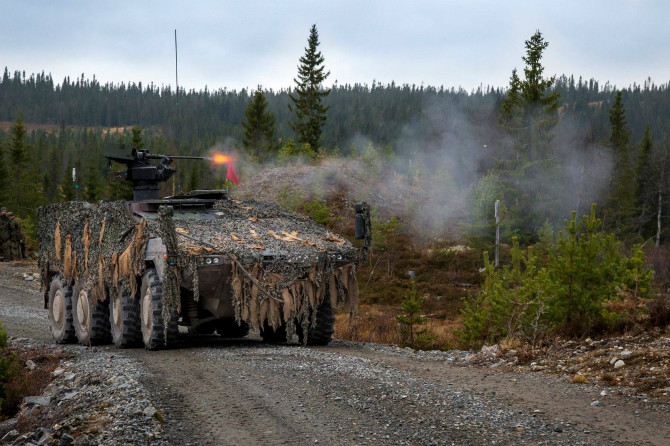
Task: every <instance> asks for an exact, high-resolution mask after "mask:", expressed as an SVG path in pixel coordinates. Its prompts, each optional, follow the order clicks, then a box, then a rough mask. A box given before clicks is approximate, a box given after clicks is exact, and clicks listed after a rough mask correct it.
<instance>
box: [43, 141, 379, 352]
mask: <svg viewBox="0 0 670 446" xmlns="http://www.w3.org/2000/svg"><path fill="white" fill-rule="evenodd" d="M105 156H106V157H107V158H108V159H109V160H110V161H115V162H118V163H122V164H125V165H126V166H127V171H126V172H123V173H121V174H115V176H117V177H119V178H120V179H124V180H128V181H130V182H132V185H133V200H132V201H104V200H103V201H100V202H99V203H87V202H81V201H73V202H65V203H54V204H50V205H47V206H43V207H41V208H40V209H39V211H38V227H39V242H40V250H39V257H38V259H39V260H38V262H39V267H40V270H41V273H42V274H41V281H42V289H43V292H44V306H45V309H47V310H48V313H49V327H50V330H51V333H52V335H53V337H54V339H55V340H56V342H58V343H68V342H79V343H80V344H84V345H91V344H104V343H108V342H113V343H114V344H115V345H116V346H117V347H120V348H124V347H135V346H141V345H144V347H145V348H147V349H150V350H154V349H158V348H163V347H165V346H170V345H173V344H174V343H175V342H176V341H177V339H178V335H179V334H180V333H181V334H185V333H200V334H213V333H215V332H216V333H218V334H219V335H221V336H225V337H242V336H245V335H246V334H247V333H248V332H249V330H250V329H254V330H259V332H260V334H261V336H262V338H263V340H264V341H266V342H282V341H290V340H291V339H292V338H293V335H294V334H297V335H298V339H299V342H301V343H303V344H304V345H310V344H312V345H314V344H321V345H324V344H327V343H328V342H329V341H330V339H331V337H332V334H333V323H334V320H335V317H334V309H335V308H336V306H338V305H341V306H344V308H345V309H346V310H347V311H349V312H353V310H354V309H355V307H356V304H357V300H358V284H357V282H356V268H357V266H358V263H359V261H360V259H361V257H362V256H364V255H365V254H366V252H367V249H368V247H369V244H370V241H371V237H370V225H369V221H370V218H369V207H368V206H367V204H365V203H363V204H360V205H356V222H355V227H356V236H357V238H362V239H364V243H363V246H362V248H360V249H356V248H355V247H354V246H352V244H351V243H350V242H349V241H347V240H346V239H344V238H341V237H339V236H337V235H336V234H333V233H332V232H330V231H328V230H326V229H325V228H323V227H321V226H319V225H317V224H315V223H314V222H313V221H311V220H310V219H309V218H307V217H305V216H302V215H300V214H297V213H295V212H290V211H287V210H285V209H283V208H281V207H279V206H277V205H275V204H271V203H263V202H257V201H254V200H249V201H239V200H233V199H231V198H230V197H229V196H228V194H227V192H226V191H223V190H197V191H192V192H190V193H188V194H183V195H177V196H171V197H166V198H163V199H159V198H158V195H159V189H160V187H159V186H160V183H161V182H163V181H166V180H168V179H169V178H170V177H171V176H172V174H173V173H174V172H175V170H174V169H173V168H172V167H170V164H171V162H172V160H174V159H195V158H200V157H185V156H170V155H158V154H152V153H149V152H148V151H144V150H137V149H135V148H125V147H123V146H122V147H121V148H118V149H116V150H114V151H113V152H112V153H108V154H106V155H105ZM200 159H202V158H200Z"/></svg>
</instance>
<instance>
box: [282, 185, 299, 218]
mask: <svg viewBox="0 0 670 446" xmlns="http://www.w3.org/2000/svg"><path fill="white" fill-rule="evenodd" d="M304 201H305V194H304V192H303V191H302V190H301V189H299V188H292V187H284V188H283V189H282V190H281V191H279V193H278V194H277V203H278V204H279V205H280V206H281V207H284V208H286V209H290V210H292V211H296V212H297V211H298V209H299V208H300V206H302V204H303V203H304Z"/></svg>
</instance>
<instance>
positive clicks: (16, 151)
mask: <svg viewBox="0 0 670 446" xmlns="http://www.w3.org/2000/svg"><path fill="white" fill-rule="evenodd" d="M29 150H30V146H29V145H28V144H27V142H26V128H25V126H24V125H23V117H22V116H21V114H19V115H18V116H17V118H16V122H15V123H14V125H13V126H12V136H11V138H10V141H9V169H10V173H9V178H11V182H10V184H9V197H8V198H9V199H8V204H9V206H8V207H9V208H10V209H11V210H12V211H13V212H14V213H16V214H18V215H20V216H22V217H25V216H26V215H29V214H30V213H31V211H33V210H34V209H33V206H35V204H36V203H35V201H34V199H35V196H36V194H35V192H36V188H35V185H34V184H33V183H32V178H33V177H32V171H33V169H32V168H31V167H32V166H31V165H30V155H29Z"/></svg>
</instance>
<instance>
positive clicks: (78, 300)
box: [72, 289, 111, 345]
mask: <svg viewBox="0 0 670 446" xmlns="http://www.w3.org/2000/svg"><path fill="white" fill-rule="evenodd" d="M72 321H73V324H74V332H75V334H76V335H77V340H78V341H79V343H80V344H81V345H101V344H108V343H109V341H110V340H111V336H110V326H109V306H108V305H107V303H106V302H96V303H93V301H92V298H91V295H90V294H89V293H87V292H86V291H82V290H77V289H75V293H74V295H73V296H72Z"/></svg>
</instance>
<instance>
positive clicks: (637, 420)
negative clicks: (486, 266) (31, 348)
mask: <svg viewBox="0 0 670 446" xmlns="http://www.w3.org/2000/svg"><path fill="white" fill-rule="evenodd" d="M8 277H9V276H8V275H7V274H4V275H3V277H0V321H1V322H2V324H3V325H4V327H5V328H6V330H7V331H8V332H9V334H10V335H12V336H15V337H29V338H32V339H35V340H37V341H47V342H48V341H49V340H50V335H49V332H48V328H47V323H46V311H45V310H42V309H41V296H40V295H39V294H38V293H37V292H36V291H35V289H34V287H32V288H30V287H26V288H22V287H21V286H20V285H21V284H20V283H18V284H17V283H16V281H14V282H12V281H9V280H8V279H7V278H8ZM110 353H111V354H114V355H116V356H118V357H121V358H123V357H126V358H128V361H127V364H129V365H128V367H132V366H133V365H132V364H137V367H139V368H141V370H142V373H143V377H142V378H141V379H140V381H141V384H142V385H143V386H144V387H145V388H146V389H147V393H148V395H149V397H150V400H151V401H152V402H153V403H154V404H155V405H156V408H157V409H160V410H161V411H162V413H164V414H165V422H164V425H163V429H162V430H163V434H162V440H163V441H166V442H167V444H175V445H177V444H192V445H210V444H211V445H219V444H220V445H228V444H230V445H240V444H256V443H260V444H269V445H274V444H292V445H293V444H304V445H307V444H311V445H313V444H327V445H331V444H336V445H340V444H341V445H349V444H360V445H365V444H367V445H377V444H393V445H397V444H411V445H414V444H416V445H421V444H426V445H431V444H432V445H445V444H456V445H461V444H473V445H481V444H538V443H540V444H569V445H574V444H598V445H610V444H621V445H643V444H651V445H667V444H670V407H669V406H668V404H667V403H664V402H660V401H657V400H651V399H649V398H642V397H639V398H638V397H630V396H625V395H623V394H620V393H619V392H617V391H613V390H611V389H610V388H604V387H599V386H595V385H586V386H585V385H575V384H572V383H568V382H566V381H564V380H560V379H559V378H557V377H554V376H547V375H544V374H541V373H526V374H518V373H511V372H505V371H501V370H499V369H495V368H490V367H482V366H477V365H472V364H468V363H467V362H465V361H462V360H460V359H461V358H462V356H464V355H463V354H461V353H459V352H428V353H425V352H413V351H411V350H408V349H400V348H397V347H393V346H381V345H375V344H361V343H351V342H342V341H334V342H333V343H332V344H331V345H329V346H328V347H319V348H303V347H299V346H274V345H266V344H263V343H261V342H260V340H259V339H258V338H257V337H254V336H253V335H252V336H250V337H249V338H246V339H241V340H222V339H220V338H218V337H200V338H187V339H186V340H184V342H183V343H182V345H181V347H180V348H179V349H175V350H169V351H159V352H147V351H144V350H139V349H138V350H114V349H113V348H112V347H102V348H97V349H96V350H95V351H88V352H87V353H86V354H87V355H89V357H90V355H91V354H92V355H96V354H97V355H99V356H100V359H101V360H104V359H105V358H108V357H109V355H110ZM109 373H114V372H113V371H110V372H109ZM601 392H605V394H603V393H601ZM596 400H597V401H599V402H600V403H599V404H598V405H593V404H592V403H593V402H594V401H596Z"/></svg>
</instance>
